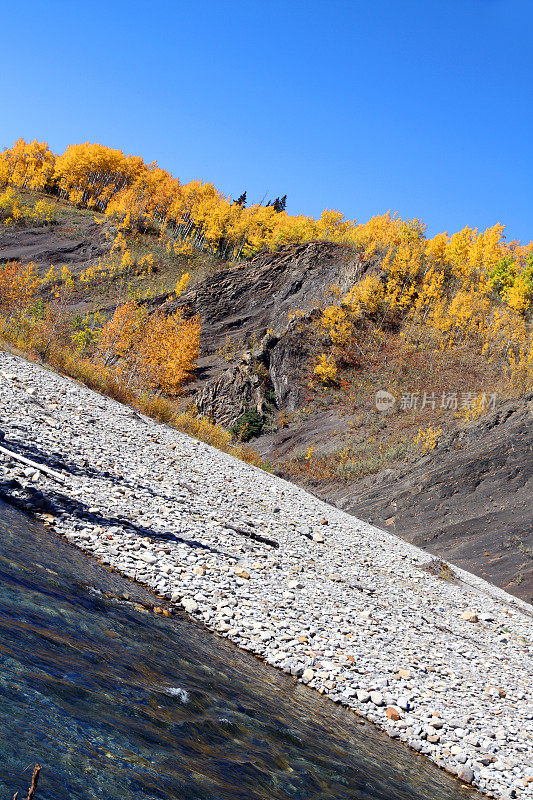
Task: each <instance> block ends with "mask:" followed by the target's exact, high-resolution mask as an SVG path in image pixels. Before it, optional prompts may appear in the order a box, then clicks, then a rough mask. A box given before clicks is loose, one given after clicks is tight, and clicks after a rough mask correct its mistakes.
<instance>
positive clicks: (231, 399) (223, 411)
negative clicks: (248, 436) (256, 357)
mask: <svg viewBox="0 0 533 800" xmlns="http://www.w3.org/2000/svg"><path fill="white" fill-rule="evenodd" d="M193 402H194V404H195V405H196V408H197V409H198V411H199V412H200V414H203V415H204V416H205V417H208V419H210V420H212V421H213V422H218V423H219V424H221V425H223V426H224V427H226V428H230V427H231V426H232V425H234V424H235V423H236V422H237V420H238V419H239V417H240V416H241V415H242V414H244V412H245V411H248V410H250V409H252V410H254V411H257V412H258V414H261V415H264V414H265V413H266V411H267V408H268V401H267V398H266V393H265V386H264V383H263V382H262V381H261V380H260V379H259V377H258V375H257V374H256V372H254V370H253V367H252V366H251V364H250V363H249V362H246V361H243V362H242V363H241V364H237V365H236V366H233V367H229V368H228V369H227V370H226V371H225V372H223V373H222V374H221V375H220V376H219V377H218V378H214V379H213V380H212V381H210V382H209V383H206V384H205V386H204V387H203V388H202V389H200V390H199V391H198V392H196V394H195V395H194V397H193Z"/></svg>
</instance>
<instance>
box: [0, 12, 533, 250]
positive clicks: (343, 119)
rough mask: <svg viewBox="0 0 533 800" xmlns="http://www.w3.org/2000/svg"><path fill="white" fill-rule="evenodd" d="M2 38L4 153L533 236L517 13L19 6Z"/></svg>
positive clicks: (528, 37)
mask: <svg viewBox="0 0 533 800" xmlns="http://www.w3.org/2000/svg"><path fill="white" fill-rule="evenodd" d="M2 31H3V36H2V70H1V72H2V82H1V85H2V114H1V115H0V148H2V147H4V146H7V145H10V144H11V143H12V142H13V141H14V140H15V139H16V138H18V137H19V136H23V137H25V138H29V139H34V138H38V139H40V140H43V139H44V140H46V141H48V142H49V144H50V146H51V147H52V149H53V150H54V151H56V152H61V151H62V150H63V149H64V148H65V147H66V145H67V144H69V143H73V142H82V141H93V142H94V141H97V142H101V143H102V144H107V145H109V146H112V147H118V148H120V149H122V150H124V151H126V152H128V153H134V154H137V155H142V156H143V157H144V158H145V160H147V161H151V160H157V162H158V163H159V164H160V166H162V167H165V168H167V169H169V170H170V171H171V172H172V173H173V174H174V175H177V176H179V177H180V178H181V179H182V180H190V179H192V178H203V179H204V180H210V181H213V182H214V183H215V184H216V186H217V187H218V188H219V189H220V190H221V191H223V192H225V193H227V194H231V195H233V196H234V197H235V196H237V195H238V194H240V193H241V192H242V191H243V190H244V189H247V190H248V198H249V200H251V201H255V200H261V199H262V198H263V196H265V195H266V197H267V198H268V197H274V196H276V195H278V194H280V195H281V194H285V193H286V194H287V195H288V206H287V210H288V211H289V212H290V213H306V214H313V215H315V216H316V215H318V214H319V213H320V212H321V210H322V209H323V208H325V207H327V208H337V209H340V210H341V211H343V212H344V213H345V215H346V216H347V217H350V218H354V217H355V218H357V219H358V220H360V221H364V220H366V219H367V218H368V217H369V216H371V215H372V214H376V213H381V212H383V211H386V210H387V209H392V210H393V211H394V210H397V211H399V212H400V214H401V215H402V216H404V217H415V216H416V217H421V218H423V219H424V220H425V222H426V223H427V224H428V228H429V231H430V233H435V232H437V231H438V230H444V229H447V230H448V231H449V232H452V231H454V230H457V229H459V228H461V227H463V226H464V225H466V224H470V225H472V226H478V227H481V228H484V227H487V226H489V225H492V224H494V223H495V222H503V223H504V224H505V225H506V226H507V235H508V238H515V237H516V238H520V239H521V240H522V241H529V240H530V239H531V238H533V180H532V179H533V45H532V42H533V3H531V0H373V1H372V0H343V1H340V0H324V1H322V0H320V1H316V2H313V0H307V2H305V1H304V0H302V1H300V0H285V2H278V1H277V0H268V1H267V2H265V0H263V1H262V2H256V0H246V1H241V0H217V2H215V1H214V0H212V1H209V0H191V2H188V3H185V2H181V0H143V1H142V2H139V1H138V0H128V2H126V1H125V0H109V1H107V2H102V0H91V2H88V1H86V0H70V1H69V2H67V0H64V2H57V0H40V1H39V2H38V1H37V0H33V1H32V2H25V0H17V2H9V1H8V2H4V4H3V14H2Z"/></svg>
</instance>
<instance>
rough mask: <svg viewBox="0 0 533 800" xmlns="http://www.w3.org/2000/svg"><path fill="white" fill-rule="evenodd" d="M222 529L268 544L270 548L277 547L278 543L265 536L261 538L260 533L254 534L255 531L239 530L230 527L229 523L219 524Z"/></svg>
mask: <svg viewBox="0 0 533 800" xmlns="http://www.w3.org/2000/svg"><path fill="white" fill-rule="evenodd" d="M220 524H221V525H222V527H223V528H229V529H230V530H232V531H235V533H240V534H241V536H246V537H247V538H248V539H253V540H254V541H256V542H261V543H262V544H269V545H270V546H271V547H279V542H278V541H276V539H267V537H266V536H261V534H260V533H255V531H248V530H246V529H245V528H239V526H238V525H232V524H231V523H230V522H221V523H220Z"/></svg>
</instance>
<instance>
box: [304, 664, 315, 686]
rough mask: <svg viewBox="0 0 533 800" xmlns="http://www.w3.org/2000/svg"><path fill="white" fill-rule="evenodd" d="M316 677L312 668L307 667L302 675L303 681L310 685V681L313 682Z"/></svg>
mask: <svg viewBox="0 0 533 800" xmlns="http://www.w3.org/2000/svg"><path fill="white" fill-rule="evenodd" d="M314 677H315V673H314V671H313V670H312V669H311V668H310V667H307V669H304V671H303V673H302V681H303V682H304V683H309V681H312V680H313V678H314Z"/></svg>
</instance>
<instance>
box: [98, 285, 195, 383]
mask: <svg viewBox="0 0 533 800" xmlns="http://www.w3.org/2000/svg"><path fill="white" fill-rule="evenodd" d="M199 341H200V322H199V319H198V318H196V317H195V318H193V319H190V320H186V319H184V317H183V311H182V310H181V309H178V310H177V311H176V312H174V314H169V315H165V314H164V313H163V312H162V311H155V312H152V313H151V314H150V313H149V311H148V309H147V307H146V306H139V305H137V303H136V302H135V301H134V300H131V301H129V302H128V303H124V304H123V305H121V306H119V307H118V308H117V309H116V311H115V313H114V315H113V317H112V318H111V319H110V320H109V322H108V323H107V324H106V325H105V326H104V328H103V330H102V332H101V335H100V340H99V350H100V357H101V360H102V362H103V364H104V366H105V367H108V366H109V364H113V365H114V367H113V368H114V371H115V374H116V375H117V376H118V377H120V378H121V379H122V380H124V382H125V383H126V385H127V386H131V387H135V388H143V389H144V388H146V389H148V390H151V391H153V390H159V391H162V392H165V393H168V394H175V393H176V392H177V391H178V390H179V388H180V387H181V386H182V385H183V384H184V383H185V382H186V381H187V380H188V379H189V378H190V375H191V372H192V370H193V369H194V363H195V360H196V359H197V357H198V352H199Z"/></svg>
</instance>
